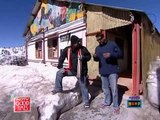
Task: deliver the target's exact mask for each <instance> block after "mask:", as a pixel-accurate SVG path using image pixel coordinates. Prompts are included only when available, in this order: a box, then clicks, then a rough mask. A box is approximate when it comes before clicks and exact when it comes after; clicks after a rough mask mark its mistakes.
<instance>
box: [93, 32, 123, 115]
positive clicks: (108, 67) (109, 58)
mask: <svg viewBox="0 0 160 120" xmlns="http://www.w3.org/2000/svg"><path fill="white" fill-rule="evenodd" d="M96 39H97V41H98V42H99V45H98V46H97V47H96V49H95V54H94V55H93V58H94V60H95V61H98V62H99V73H100V75H101V81H102V90H103V92H104V95H105V100H104V103H103V104H102V107H105V106H110V105H111V94H112V97H113V107H114V112H115V113H119V112H120V108H119V104H118V87H117V80H118V73H119V66H118V61H117V59H118V58H120V57H121V56H122V52H121V50H120V48H119V47H118V45H117V44H116V43H115V42H114V41H109V40H106V39H104V36H103V34H101V33H97V35H96ZM109 87H110V88H111V91H110V88H109Z"/></svg>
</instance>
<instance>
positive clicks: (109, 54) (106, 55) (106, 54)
mask: <svg viewBox="0 0 160 120" xmlns="http://www.w3.org/2000/svg"><path fill="white" fill-rule="evenodd" d="M110 56H111V53H109V52H106V53H103V57H104V58H106V59H107V58H109V57H110Z"/></svg>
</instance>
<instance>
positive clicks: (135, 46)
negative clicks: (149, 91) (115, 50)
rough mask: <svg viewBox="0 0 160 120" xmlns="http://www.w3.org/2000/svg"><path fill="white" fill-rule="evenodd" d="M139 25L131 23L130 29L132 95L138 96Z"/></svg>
mask: <svg viewBox="0 0 160 120" xmlns="http://www.w3.org/2000/svg"><path fill="white" fill-rule="evenodd" d="M140 43H141V42H140V25H139V24H138V23H134V24H133V31H132V79H133V86H132V95H133V96H138V95H139V90H140V88H139V87H140Z"/></svg>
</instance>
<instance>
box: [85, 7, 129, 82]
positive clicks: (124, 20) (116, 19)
mask: <svg viewBox="0 0 160 120" xmlns="http://www.w3.org/2000/svg"><path fill="white" fill-rule="evenodd" d="M86 22H87V34H90V33H96V32H98V31H100V30H101V29H103V30H108V29H111V28H116V27H120V26H125V25H129V24H131V21H130V12H129V11H125V10H123V11H122V10H118V9H113V8H106V7H101V6H93V5H92V6H90V5H88V6H87V21H86ZM97 45H98V42H97V41H96V38H95V34H92V35H91V36H87V48H88V50H89V51H90V52H91V54H92V55H93V54H94V52H95V48H96V46H97ZM88 68H89V70H88V72H89V77H90V78H91V79H95V78H96V77H97V75H99V74H98V73H99V72H98V63H97V62H95V61H93V58H92V59H91V61H90V62H89V64H88Z"/></svg>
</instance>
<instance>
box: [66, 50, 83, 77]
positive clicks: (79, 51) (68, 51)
mask: <svg viewBox="0 0 160 120" xmlns="http://www.w3.org/2000/svg"><path fill="white" fill-rule="evenodd" d="M81 55H82V52H81V49H79V50H78V55H77V56H78V62H77V75H76V76H77V77H78V78H80V76H81V70H82V61H81V60H79V58H80V57H81ZM67 58H68V67H67V68H66V69H65V71H66V72H67V71H68V70H71V69H72V59H71V48H68V50H67Z"/></svg>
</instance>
